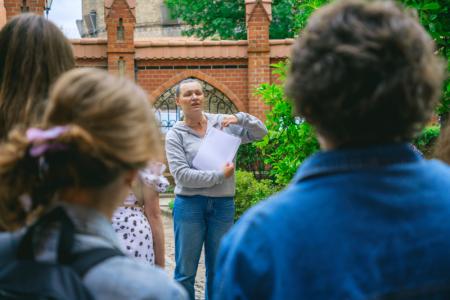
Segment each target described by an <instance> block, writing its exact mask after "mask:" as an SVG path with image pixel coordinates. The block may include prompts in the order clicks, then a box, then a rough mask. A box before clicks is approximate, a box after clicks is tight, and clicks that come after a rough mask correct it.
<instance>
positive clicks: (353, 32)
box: [286, 0, 444, 146]
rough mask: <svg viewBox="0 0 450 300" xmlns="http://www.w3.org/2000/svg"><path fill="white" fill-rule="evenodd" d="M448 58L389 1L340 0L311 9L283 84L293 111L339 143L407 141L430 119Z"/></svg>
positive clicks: (413, 19) (294, 48) (401, 10)
mask: <svg viewBox="0 0 450 300" xmlns="http://www.w3.org/2000/svg"><path fill="white" fill-rule="evenodd" d="M443 74H444V72H443V64H442V63H441V61H440V59H439V58H438V57H436V55H435V53H434V44H433V41H432V40H431V38H430V37H429V36H428V34H427V33H426V32H425V30H424V29H423V27H422V26H421V25H420V24H419V23H418V21H417V18H416V17H414V16H413V15H412V14H410V13H408V12H407V11H405V10H404V9H403V8H402V7H400V6H398V5H396V4H394V2H391V1H363V0H348V1H337V2H334V3H333V4H330V5H327V6H325V7H323V8H321V9H319V10H318V11H317V12H316V13H315V14H313V15H312V17H311V19H310V20H309V22H308V25H307V27H306V28H305V30H304V31H303V32H302V33H301V34H300V37H299V38H298V40H297V41H296V43H295V45H294V47H293V53H292V65H291V68H290V74H289V76H288V80H287V84H286V92H287V94H288V95H289V96H290V97H291V98H292V99H293V100H294V102H295V106H296V111H297V113H299V114H300V115H301V116H302V117H304V118H305V119H306V120H307V121H309V122H310V123H311V124H313V125H314V127H315V128H316V130H317V131H318V133H319V134H321V135H322V136H323V137H325V138H327V139H329V140H330V141H331V142H333V143H334V144H335V145H337V146H344V145H363V144H379V143H386V142H396V141H408V140H410V139H411V138H412V137H414V135H415V134H416V133H417V132H418V131H419V130H420V129H421V128H422V126H423V125H424V124H425V123H426V122H427V121H428V120H429V119H430V117H431V113H432V111H433V108H434V106H435V104H436V101H437V99H438V98H439V94H440V88H441V84H442V80H443Z"/></svg>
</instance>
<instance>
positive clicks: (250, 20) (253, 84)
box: [245, 0, 272, 119]
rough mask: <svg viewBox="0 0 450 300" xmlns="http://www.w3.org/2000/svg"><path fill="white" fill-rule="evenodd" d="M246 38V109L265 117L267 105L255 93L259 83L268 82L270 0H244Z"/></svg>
mask: <svg viewBox="0 0 450 300" xmlns="http://www.w3.org/2000/svg"><path fill="white" fill-rule="evenodd" d="M245 14H246V22H247V40H248V49H247V52H248V110H249V113H250V114H252V115H255V116H257V117H259V118H261V119H265V115H264V112H265V111H266V110H268V109H269V107H268V106H267V105H265V104H264V102H263V101H262V100H261V99H260V97H259V96H256V95H255V89H256V88H257V87H258V86H259V85H260V84H261V83H265V82H268V83H270V45H269V25H270V21H271V20H272V1H271V0H245Z"/></svg>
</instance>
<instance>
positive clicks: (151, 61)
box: [0, 0, 293, 127]
mask: <svg viewBox="0 0 450 300" xmlns="http://www.w3.org/2000/svg"><path fill="white" fill-rule="evenodd" d="M56 1H57V0H56ZM44 2H45V1H44V0H0V24H1V22H2V14H3V15H4V16H5V17H6V20H7V19H10V18H11V17H12V16H14V15H17V14H19V13H21V12H23V11H29V12H35V13H38V14H42V13H43V8H44ZM271 2H272V1H271V0H246V1H245V5H246V22H247V30H248V40H242V41H224V40H222V41H210V40H205V41H199V40H196V39H193V38H154V39H139V40H138V39H135V38H134V28H135V24H136V17H135V15H136V13H135V12H136V9H138V8H137V7H136V2H135V1H134V0H105V23H106V30H107V39H79V40H72V44H73V48H74V53H75V56H76V60H77V65H78V66H80V67H99V68H105V69H107V70H108V71H109V72H111V73H114V74H119V75H123V76H128V77H129V78H131V79H133V80H135V81H136V82H137V83H138V84H139V85H141V86H142V87H143V88H144V89H145V90H146V91H147V92H148V95H149V98H150V100H151V101H152V103H153V104H154V105H155V108H156V109H157V112H158V114H159V116H160V118H161V122H162V126H163V127H170V126H171V124H173V123H174V122H175V120H176V119H178V118H179V113H180V112H179V111H178V109H177V108H176V106H175V103H174V87H175V86H176V85H177V83H178V82H180V81H181V80H183V79H186V78H189V77H194V78H197V79H199V80H201V81H202V82H203V83H204V85H205V90H206V92H207V95H208V96H209V97H208V99H209V101H207V103H206V104H205V110H207V111H211V112H225V113H226V112H234V111H246V112H249V113H251V114H254V115H257V116H259V117H262V118H263V116H264V110H266V109H267V107H266V106H265V105H264V104H263V103H262V102H261V101H260V99H259V98H258V97H257V96H256V95H255V94H254V91H255V88H256V87H258V86H259V85H260V84H261V83H264V82H272V81H273V80H274V79H275V78H274V77H273V76H272V75H271V72H270V64H272V63H275V62H277V61H279V60H281V59H285V58H287V57H288V55H289V53H290V47H291V44H292V43H293V40H291V39H286V40H269V25H270V21H271V19H272V14H271ZM5 17H3V18H4V19H5ZM3 22H4V21H3Z"/></svg>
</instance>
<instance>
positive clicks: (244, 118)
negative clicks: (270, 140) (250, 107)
mask: <svg viewBox="0 0 450 300" xmlns="http://www.w3.org/2000/svg"><path fill="white" fill-rule="evenodd" d="M235 116H236V118H237V119H238V124H236V125H231V126H230V127H229V130H230V132H231V133H232V134H234V135H237V136H239V137H240V138H241V142H242V144H248V143H251V142H255V141H259V140H261V139H262V138H263V137H264V136H265V135H266V134H267V128H266V126H265V125H264V123H263V122H261V120H259V119H258V118H256V117H254V116H252V115H250V114H247V113H244V112H238V113H236V114H235Z"/></svg>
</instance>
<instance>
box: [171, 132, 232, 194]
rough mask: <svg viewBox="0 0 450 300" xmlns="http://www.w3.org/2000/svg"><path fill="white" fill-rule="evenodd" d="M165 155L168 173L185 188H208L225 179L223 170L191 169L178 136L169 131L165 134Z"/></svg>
mask: <svg viewBox="0 0 450 300" xmlns="http://www.w3.org/2000/svg"><path fill="white" fill-rule="evenodd" d="M166 155H167V162H168V164H169V169H170V173H171V174H172V176H173V177H174V179H175V182H176V183H177V184H180V185H182V186H184V187H187V188H208V187H212V186H214V185H216V184H220V183H222V182H223V180H224V179H225V175H224V172H223V171H200V170H196V169H192V168H191V167H190V166H189V164H188V162H187V159H186V153H185V151H184V148H183V145H182V142H181V139H180V137H179V136H178V135H177V134H176V133H174V132H171V131H169V132H168V133H167V135H166Z"/></svg>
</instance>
